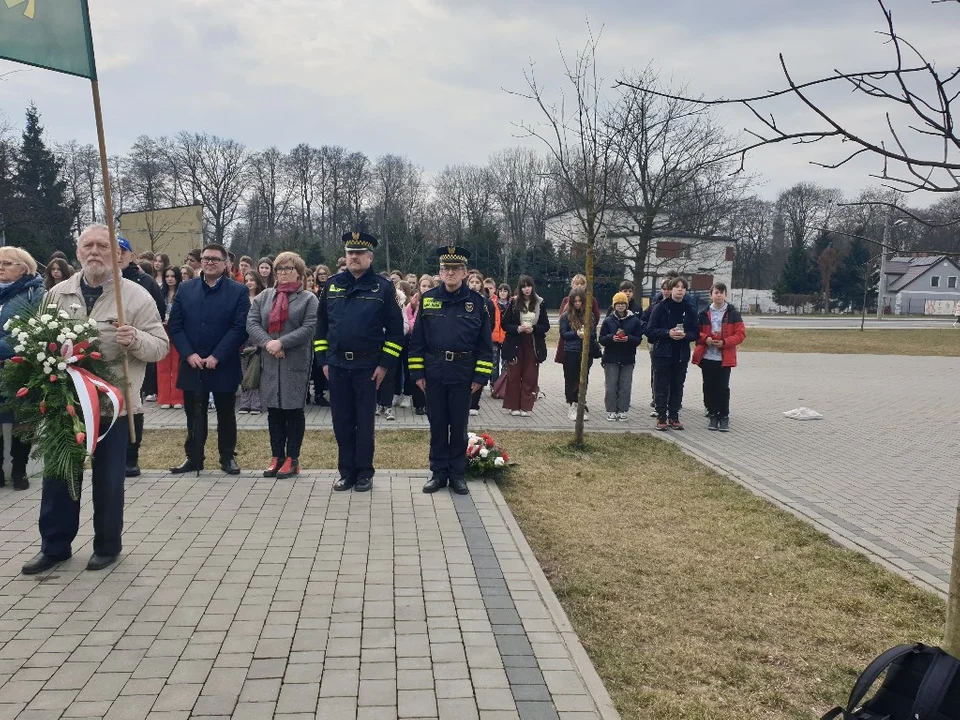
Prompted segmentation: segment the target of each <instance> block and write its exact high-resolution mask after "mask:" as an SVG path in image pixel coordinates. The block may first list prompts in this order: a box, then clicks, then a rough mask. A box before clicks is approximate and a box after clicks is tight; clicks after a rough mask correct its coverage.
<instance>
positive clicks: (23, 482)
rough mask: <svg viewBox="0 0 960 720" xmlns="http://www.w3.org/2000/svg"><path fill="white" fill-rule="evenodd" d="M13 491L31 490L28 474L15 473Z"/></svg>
mask: <svg viewBox="0 0 960 720" xmlns="http://www.w3.org/2000/svg"><path fill="white" fill-rule="evenodd" d="M13 489H14V490H29V489H30V481H29V480H27V473H26V471H25V470H20V471H17V470H14V471H13Z"/></svg>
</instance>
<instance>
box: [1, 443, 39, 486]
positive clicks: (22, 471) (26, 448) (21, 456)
mask: <svg viewBox="0 0 960 720" xmlns="http://www.w3.org/2000/svg"><path fill="white" fill-rule="evenodd" d="M32 447H33V445H32V444H31V443H28V442H24V441H23V440H21V439H20V438H18V437H17V435H16V433H14V434H12V435H11V437H10V460H11V468H10V471H11V472H12V473H13V476H14V477H18V476H23V477H26V475H27V462H28V461H29V459H30V449H31V448H32ZM8 479H9V478H5V477H4V476H3V435H0V480H2V481H3V482H6V481H7V480H8Z"/></svg>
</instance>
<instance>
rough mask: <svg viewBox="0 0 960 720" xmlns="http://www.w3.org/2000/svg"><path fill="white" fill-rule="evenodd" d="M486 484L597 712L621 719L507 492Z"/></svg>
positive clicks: (611, 719) (606, 719)
mask: <svg viewBox="0 0 960 720" xmlns="http://www.w3.org/2000/svg"><path fill="white" fill-rule="evenodd" d="M485 484H486V486H487V490H488V491H489V493H490V496H491V497H492V498H493V502H494V504H495V505H496V506H497V510H499V512H500V515H501V517H502V518H503V522H504V524H505V525H506V526H507V529H508V530H509V531H510V535H511V536H512V537H513V541H514V543H515V544H516V546H517V550H519V551H520V557H522V558H523V562H524V564H525V565H526V566H527V569H528V570H529V571H530V576H531V577H532V578H533V582H534V583H535V584H536V586H537V590H538V591H539V593H540V597H542V598H543V602H544V604H545V605H546V606H547V611H548V612H549V613H550V617H551V619H552V620H553V624H554V625H556V627H557V630H559V631H560V635H561V637H562V638H563V642H564V644H565V645H566V646H567V649H568V650H569V652H570V659H571V661H572V662H573V665H574V667H576V669H577V672H578V673H579V675H580V677H581V678H582V679H583V682H584V684H585V685H586V686H587V691H588V692H589V693H590V696H591V697H592V698H593V702H594V703H595V704H596V706H597V712H599V713H600V717H601V718H603V720H620V713H618V712H617V709H616V707H615V706H614V704H613V699H612V698H611V697H610V693H608V692H607V688H606V687H605V686H604V684H603V681H602V680H601V679H600V676H599V675H598V674H597V670H596V668H594V666H593V663H592V662H591V661H590V657H589V656H588V655H587V651H586V650H584V649H583V645H582V644H581V643H580V638H579V637H578V636H577V633H576V632H575V631H574V629H573V626H572V625H571V624H570V619H569V618H568V617H567V613H566V612H565V611H564V609H563V606H562V605H561V604H560V600H558V599H557V596H556V594H555V593H554V592H553V588H552V587H551V586H550V581H549V580H547V576H546V575H545V574H544V572H543V568H541V567H540V563H539V562H538V561H537V557H536V555H534V554H533V549H532V548H531V547H530V544H529V543H528V542H527V538H526V537H525V536H524V534H523V531H522V530H520V525H519V524H517V520H516V518H515V517H514V516H513V512H511V510H510V506H509V505H507V501H506V500H505V499H504V497H503V493H501V492H500V488H499V486H498V485H497V483H496V481H494V480H487V481H485Z"/></svg>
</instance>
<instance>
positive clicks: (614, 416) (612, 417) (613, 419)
mask: <svg viewBox="0 0 960 720" xmlns="http://www.w3.org/2000/svg"><path fill="white" fill-rule="evenodd" d="M619 419H620V415H619V414H617V413H607V421H608V422H616V421H617V420H619Z"/></svg>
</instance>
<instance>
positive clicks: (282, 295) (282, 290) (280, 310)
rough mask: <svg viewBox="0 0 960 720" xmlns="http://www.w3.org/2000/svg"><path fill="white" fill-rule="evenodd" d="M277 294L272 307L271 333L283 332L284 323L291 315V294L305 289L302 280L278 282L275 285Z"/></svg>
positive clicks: (269, 329)
mask: <svg viewBox="0 0 960 720" xmlns="http://www.w3.org/2000/svg"><path fill="white" fill-rule="evenodd" d="M275 289H276V291H277V294H276V297H274V298H273V307H272V308H270V327H269V328H268V331H269V332H271V333H279V332H283V325H284V323H285V322H287V318H289V317H290V296H291V295H292V294H293V293H295V292H300V291H301V290H303V283H302V282H287V283H278V284H277V285H276V287H275Z"/></svg>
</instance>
